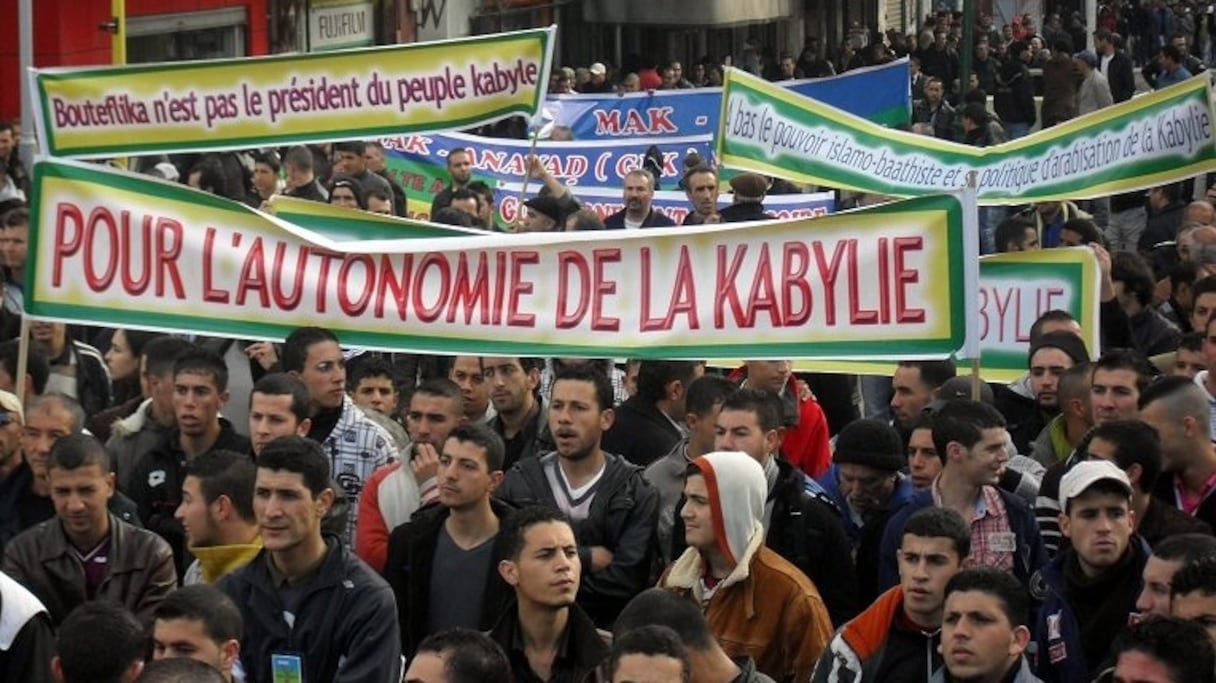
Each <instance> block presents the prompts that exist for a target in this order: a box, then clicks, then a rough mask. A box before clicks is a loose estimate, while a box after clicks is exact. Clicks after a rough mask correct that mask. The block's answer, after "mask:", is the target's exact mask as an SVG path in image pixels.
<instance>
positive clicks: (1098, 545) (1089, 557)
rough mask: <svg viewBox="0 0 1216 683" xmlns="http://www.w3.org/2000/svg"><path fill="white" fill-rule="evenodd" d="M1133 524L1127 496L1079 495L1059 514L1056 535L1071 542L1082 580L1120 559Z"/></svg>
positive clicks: (1093, 493) (1109, 494) (1089, 493)
mask: <svg viewBox="0 0 1216 683" xmlns="http://www.w3.org/2000/svg"><path fill="white" fill-rule="evenodd" d="M1133 524H1134V522H1133V515H1132V512H1131V510H1129V509H1128V501H1127V496H1124V495H1120V494H1115V493H1098V492H1093V491H1091V492H1088V493H1082V494H1081V495H1080V496H1078V497H1076V498H1073V499H1072V500H1071V501H1070V502H1069V506H1068V512H1067V513H1061V514H1060V532H1061V533H1063V534H1064V537H1065V538H1067V539H1069V541H1071V542H1072V547H1073V549H1074V550H1076V551H1077V558H1078V559H1079V560H1080V563H1081V569H1082V571H1083V572H1084V573H1085V575H1086V576H1096V575H1098V574H1100V573H1101V572H1102V571H1104V570H1106V569H1108V568H1110V567H1113V566H1114V565H1115V563H1117V562H1118V561H1119V559H1120V558H1122V557H1123V553H1124V552H1125V551H1126V550H1127V544H1128V541H1129V540H1130V539H1131V536H1132V527H1133Z"/></svg>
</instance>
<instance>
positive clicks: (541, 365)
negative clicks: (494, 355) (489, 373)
mask: <svg viewBox="0 0 1216 683" xmlns="http://www.w3.org/2000/svg"><path fill="white" fill-rule="evenodd" d="M488 357H490V356H480V357H479V358H478V363H479V364H480V365H481V371H482V373H485V370H486V358H488ZM514 358H515V362H516V363H518V364H519V369H520V370H523V371H524V374H527V373H529V372H532V371H533V370H536V371H538V372H539V371H541V370H544V369H545V359H544V358H537V357H535V356H515V357H514Z"/></svg>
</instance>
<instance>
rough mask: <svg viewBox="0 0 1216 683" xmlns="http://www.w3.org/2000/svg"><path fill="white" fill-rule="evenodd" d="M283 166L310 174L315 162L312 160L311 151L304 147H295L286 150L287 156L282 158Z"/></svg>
mask: <svg viewBox="0 0 1216 683" xmlns="http://www.w3.org/2000/svg"><path fill="white" fill-rule="evenodd" d="M283 163H284V164H285V165H291V166H294V167H295V168H296V169H297V170H300V171H307V172H310V173H311V172H312V171H313V169H314V168H315V165H316V162H315V161H314V159H313V156H312V151H311V150H309V149H308V148H307V147H305V146H304V145H296V146H295V147H292V148H291V149H289V150H287V154H286V155H284V156H283Z"/></svg>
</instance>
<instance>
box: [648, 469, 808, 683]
mask: <svg viewBox="0 0 1216 683" xmlns="http://www.w3.org/2000/svg"><path fill="white" fill-rule="evenodd" d="M767 492H768V483H767V481H766V480H765V476H764V468H762V467H761V466H760V463H758V462H756V461H755V460H754V459H753V458H752V457H751V456H749V455H747V454H746V453H741V452H728V451H719V452H715V453H710V454H708V455H703V456H701V457H699V458H697V459H696V460H693V461H692V463H691V464H690V465H689V466H688V473H687V478H686V480H685V482H684V497H685V503H684V507H683V509H682V510H681V512H680V515H681V517H682V518H683V521H684V529H685V539H686V540H687V542H688V549H687V550H685V551H684V554H682V555H680V557H679V558H677V559H676V561H675V562H674V563H672V565H671V566H670V567H668V568H667V571H666V572H664V574H663V577H662V578H661V579H659V587H661V588H665V589H667V590H670V591H673V592H675V593H679V594H681V595H686V596H688V597H689V598H690V599H693V600H695V601H696V602H697V603H698V604H700V605H701V609H702V610H704V611H705V618H706V620H707V621H709V626H710V630H711V631H713V634H714V636H715V637H716V638H717V640H718V642H720V643H722V647H723V649H724V650H726V653H727V654H728V655H730V656H731V657H740V656H744V655H750V656H753V657H754V658H755V660H756V668H757V669H758V670H759V671H760V672H761V673H764V674H766V675H768V676H770V677H772V678H773V679H774V680H778V681H783V680H798V681H805V680H808V679H809V678H810V676H811V673H812V671H813V670H814V668H815V662H816V660H817V659H818V658H819V655H820V654H822V652H823V650H824V648H825V647H826V646H827V643H828V640H829V639H830V638H831V636H832V626H831V623H832V622H831V620H830V619H829V617H828V612H827V608H826V607H824V604H823V599H822V598H821V597H820V596H819V591H818V590H817V589H816V588H815V586H814V584H812V583H811V581H810V579H808V578H806V576H805V575H803V574H802V572H800V571H798V569H797V568H796V567H794V565H792V564H790V563H789V562H787V561H785V560H784V559H782V558H781V556H780V555H778V554H777V553H775V552H773V551H772V550H769V549H768V548H766V547H765V545H764V523H763V521H762V520H763V519H764V503H765V497H766V494H767Z"/></svg>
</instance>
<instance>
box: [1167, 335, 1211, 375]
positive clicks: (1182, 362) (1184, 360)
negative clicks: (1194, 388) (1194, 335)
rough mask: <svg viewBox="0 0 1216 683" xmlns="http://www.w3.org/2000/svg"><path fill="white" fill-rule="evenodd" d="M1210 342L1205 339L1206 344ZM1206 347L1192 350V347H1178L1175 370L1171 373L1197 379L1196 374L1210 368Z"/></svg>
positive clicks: (1175, 356)
mask: <svg viewBox="0 0 1216 683" xmlns="http://www.w3.org/2000/svg"><path fill="white" fill-rule="evenodd" d="M1208 344H1209V342H1208V341H1207V340H1204V346H1205V347H1206V346H1207V345H1208ZM1212 345H1213V351H1216V340H1214V342H1213V343H1212ZM1205 350H1206V348H1205V349H1202V350H1199V351H1191V350H1190V349H1181V348H1180V349H1178V351H1177V353H1176V354H1175V355H1174V370H1173V372H1172V373H1171V374H1173V375H1174V376H1175V377H1186V378H1187V379H1195V375H1198V374H1199V373H1200V372H1202V371H1204V370H1207V369H1208V356H1207V354H1206V353H1205ZM1214 355H1216V354H1214Z"/></svg>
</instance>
